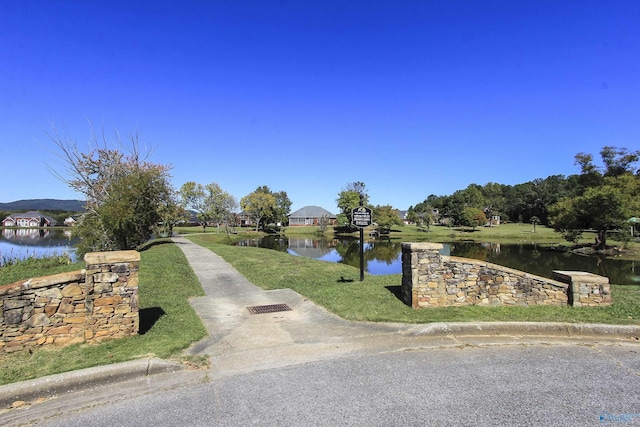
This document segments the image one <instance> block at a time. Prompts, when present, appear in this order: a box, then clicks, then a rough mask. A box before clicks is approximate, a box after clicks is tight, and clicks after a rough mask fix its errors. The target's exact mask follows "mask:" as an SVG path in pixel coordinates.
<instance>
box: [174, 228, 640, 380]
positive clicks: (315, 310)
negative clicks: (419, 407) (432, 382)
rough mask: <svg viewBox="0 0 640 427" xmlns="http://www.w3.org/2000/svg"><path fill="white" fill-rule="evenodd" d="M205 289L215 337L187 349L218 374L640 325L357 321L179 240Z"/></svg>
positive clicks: (203, 305)
mask: <svg viewBox="0 0 640 427" xmlns="http://www.w3.org/2000/svg"><path fill="white" fill-rule="evenodd" d="M173 240H174V242H175V243H176V244H177V245H178V246H179V247H180V249H182V251H183V252H184V254H185V256H186V257H187V259H188V260H189V263H190V264H191V266H192V268H193V270H194V272H195V274H196V276H197V277H198V279H199V280H200V283H201V284H202V287H203V289H204V291H205V293H206V296H204V297H198V298H194V299H192V301H191V304H192V306H193V307H194V309H195V310H196V312H197V313H198V315H199V316H200V318H201V319H202V321H203V323H204V325H205V327H206V329H207V331H208V334H209V336H208V337H207V338H206V339H204V340H203V341H200V342H198V343H196V344H195V345H193V346H192V347H191V348H190V349H189V350H188V353H190V354H204V355H208V356H210V357H211V358H212V363H211V372H210V374H211V376H212V377H213V378H219V377H224V376H228V375H234V374H237V373H243V372H252V371H256V370H262V369H269V368H273V367H281V366H287V365H293V364H298V363H305V362H309V361H316V360H326V359H331V358H338V357H343V356H347V355H351V356H353V355H357V354H371V353H372V352H374V353H375V352H390V351H403V350H408V349H417V348H432V347H446V346H468V345H507V344H523V343H525V344H536V343H554V342H564V341H567V340H571V341H572V342H580V341H582V342H585V343H595V342H601V341H616V342H627V343H635V342H636V341H637V337H638V336H640V327H636V326H613V325H576V324H566V323H532V322H500V323H485V322H479V323H436V324H421V325H412V324H395V323H371V322H351V321H346V320H344V319H342V318H339V317H338V316H335V315H333V314H331V313H329V312H328V311H327V310H325V309H324V308H322V307H319V306H317V305H315V304H314V303H312V302H311V301H309V300H307V299H305V298H303V297H302V296H301V295H299V294H297V293H296V292H294V291H292V290H289V289H283V290H272V291H264V290H262V289H260V288H258V287H257V286H255V285H253V284H252V283H251V282H249V281H248V280H247V279H246V278H245V277H244V276H242V275H241V274H240V273H238V272H237V271H236V270H235V269H234V268H233V267H232V266H231V265H230V264H228V263H227V262H226V261H224V260H223V259H222V258H221V257H220V256H218V255H216V254H215V253H213V252H211V251H210V250H208V249H206V248H203V247H201V246H199V245H197V244H195V243H192V242H191V241H189V240H188V239H186V238H184V237H174V238H173ZM271 304H286V305H288V306H289V307H290V308H291V310H290V311H281V312H275V313H267V314H251V313H250V311H249V310H248V307H251V306H262V305H271Z"/></svg>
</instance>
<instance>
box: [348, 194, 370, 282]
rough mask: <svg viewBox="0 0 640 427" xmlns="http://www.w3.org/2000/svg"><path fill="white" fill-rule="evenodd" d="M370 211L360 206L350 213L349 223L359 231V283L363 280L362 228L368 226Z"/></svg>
mask: <svg viewBox="0 0 640 427" xmlns="http://www.w3.org/2000/svg"><path fill="white" fill-rule="evenodd" d="M372 218H373V215H372V212H371V209H369V208H365V207H364V206H360V207H357V208H355V209H354V210H352V211H351V223H352V224H353V225H355V226H356V227H358V228H359V229H360V281H361V282H362V281H363V280H364V228H365V227H368V226H370V225H371V224H372V223H373V221H372Z"/></svg>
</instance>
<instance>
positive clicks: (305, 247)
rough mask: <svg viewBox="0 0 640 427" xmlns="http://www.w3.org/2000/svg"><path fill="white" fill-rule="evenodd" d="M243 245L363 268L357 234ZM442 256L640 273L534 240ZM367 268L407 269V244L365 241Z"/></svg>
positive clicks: (464, 247)
mask: <svg viewBox="0 0 640 427" xmlns="http://www.w3.org/2000/svg"><path fill="white" fill-rule="evenodd" d="M239 244H240V245H244V246H257V247H263V248H268V249H276V250H280V251H283V252H288V253H290V254H292V255H297V256H304V257H308V258H313V259H318V260H323V261H329V262H340V263H344V264H348V265H351V266H353V267H357V268H359V266H360V252H359V250H360V249H359V245H358V239H357V238H341V239H326V238H317V239H316V238H303V237H283V236H266V237H264V238H262V239H251V240H244V241H242V242H240V243H239ZM441 253H442V254H443V255H452V256H459V257H465V258H474V259H479V260H483V261H487V262H492V263H495V264H499V265H503V266H506V267H510V268H514V269H517V270H521V271H526V272H528V273H531V274H536V275H538V276H543V277H549V278H551V277H552V276H553V273H552V272H553V270H576V271H587V272H591V273H595V274H599V275H601V276H606V277H609V279H610V280H611V283H617V284H637V283H639V282H640V274H638V273H640V271H638V272H636V262H634V261H622V260H617V259H607V258H605V257H596V256H582V255H577V254H572V253H568V252H558V251H555V250H553V248H551V247H549V246H540V245H536V244H535V243H533V244H501V243H475V242H452V243H444V249H443V250H442V251H441ZM364 263H365V269H366V271H367V272H368V273H369V274H373V275H382V274H400V273H402V248H401V243H400V242H394V241H388V240H387V241H381V240H374V241H369V242H366V243H365V244H364Z"/></svg>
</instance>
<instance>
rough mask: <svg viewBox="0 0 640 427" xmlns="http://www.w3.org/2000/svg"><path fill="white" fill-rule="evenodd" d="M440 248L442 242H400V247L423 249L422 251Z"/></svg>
mask: <svg viewBox="0 0 640 427" xmlns="http://www.w3.org/2000/svg"><path fill="white" fill-rule="evenodd" d="M442 248H444V245H443V244H442V243H429V242H419V243H416V242H413V243H412V242H402V249H410V250H423V251H439V250H440V249H442Z"/></svg>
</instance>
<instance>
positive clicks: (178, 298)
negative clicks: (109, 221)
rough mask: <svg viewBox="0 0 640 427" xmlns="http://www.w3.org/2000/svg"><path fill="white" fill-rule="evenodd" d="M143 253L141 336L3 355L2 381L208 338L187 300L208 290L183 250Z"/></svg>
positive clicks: (164, 247)
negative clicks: (203, 288) (202, 284)
mask: <svg viewBox="0 0 640 427" xmlns="http://www.w3.org/2000/svg"><path fill="white" fill-rule="evenodd" d="M140 255H141V262H140V284H139V296H140V331H141V335H137V336H133V337H128V338H122V339H117V340H112V341H107V342H103V343H100V344H91V345H90V344H77V345H72V346H69V347H65V348H61V349H55V348H54V349H37V350H34V351H33V352H32V353H29V352H19V353H9V354H6V355H2V356H1V357H0V366H1V367H2V369H0V384H7V383H11V382H15V381H23V380H27V379H31V378H37V377H40V376H44V375H51V374H56V373H60V372H65V371H72V370H76V369H82V368H88V367H92V366H98V365H106V364H109V363H116V362H123V361H127V360H132V359H137V358H144V357H151V356H156V357H160V358H172V357H177V356H179V355H180V352H181V351H182V350H183V349H185V348H186V347H188V346H189V345H190V344H191V343H193V342H196V341H198V340H200V339H201V338H202V337H204V336H205V335H206V331H205V329H204V326H203V325H202V322H201V320H200V318H199V317H198V316H197V315H196V313H195V312H194V311H193V309H192V308H191V305H190V304H189V302H188V298H190V297H192V296H200V295H203V294H204V293H203V291H202V287H201V286H200V282H199V281H198V279H197V278H196V276H195V274H194V273H193V270H192V269H191V267H190V266H189V264H188V262H187V260H186V258H185V257H184V255H183V253H182V251H181V250H180V249H179V248H178V247H177V246H176V245H174V244H171V243H168V242H162V241H158V242H155V244H152V245H151V246H149V247H148V249H147V250H144V251H142V252H141V254H140ZM45 274H48V272H46V273H45Z"/></svg>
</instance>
